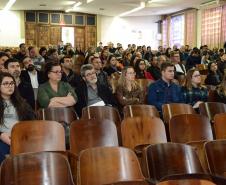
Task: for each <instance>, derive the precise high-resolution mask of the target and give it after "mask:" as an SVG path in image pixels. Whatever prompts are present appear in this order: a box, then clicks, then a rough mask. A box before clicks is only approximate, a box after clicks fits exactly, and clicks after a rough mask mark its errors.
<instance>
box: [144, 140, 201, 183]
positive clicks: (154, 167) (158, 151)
mask: <svg viewBox="0 0 226 185" xmlns="http://www.w3.org/2000/svg"><path fill="white" fill-rule="evenodd" d="M143 153H144V157H145V161H146V165H147V169H148V175H149V178H150V180H152V181H154V182H158V181H160V180H161V179H164V178H166V177H169V176H171V175H176V174H195V173H203V172H204V171H203V169H202V166H201V164H200V161H199V158H198V156H197V154H196V152H195V150H194V149H193V148H192V147H191V146H188V145H185V144H178V143H164V144H156V145H150V146H148V147H147V148H145V150H144V151H143Z"/></svg>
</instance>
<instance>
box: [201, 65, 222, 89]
mask: <svg viewBox="0 0 226 185" xmlns="http://www.w3.org/2000/svg"><path fill="white" fill-rule="evenodd" d="M222 77H223V76H222V74H221V72H220V71H219V70H218V66H217V64H216V63H215V62H210V63H209V64H208V75H207V77H206V79H205V84H206V85H213V86H216V85H219V84H220V83H221V81H222Z"/></svg>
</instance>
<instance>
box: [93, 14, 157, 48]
mask: <svg viewBox="0 0 226 185" xmlns="http://www.w3.org/2000/svg"><path fill="white" fill-rule="evenodd" d="M160 19H161V18H160V16H145V17H123V18H119V17H109V16H98V17H97V22H98V24H97V27H98V28H97V32H99V34H98V38H97V41H98V42H99V41H102V42H103V44H104V45H106V44H107V43H108V42H110V41H111V42H113V43H114V44H115V45H116V43H118V42H119V43H121V44H122V45H123V47H124V48H126V47H127V45H128V44H136V45H146V46H149V45H150V46H151V47H152V49H157V47H158V45H159V41H158V40H157V28H158V25H157V23H155V22H156V21H158V20H160Z"/></svg>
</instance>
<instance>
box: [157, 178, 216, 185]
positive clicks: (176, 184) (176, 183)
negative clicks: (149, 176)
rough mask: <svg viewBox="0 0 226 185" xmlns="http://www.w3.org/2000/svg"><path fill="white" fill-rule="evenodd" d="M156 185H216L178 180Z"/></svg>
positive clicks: (198, 181) (193, 180)
mask: <svg viewBox="0 0 226 185" xmlns="http://www.w3.org/2000/svg"><path fill="white" fill-rule="evenodd" d="M156 185H216V184H215V183H213V182H211V181H208V180H201V179H180V180H168V181H162V182H160V183H158V184H156Z"/></svg>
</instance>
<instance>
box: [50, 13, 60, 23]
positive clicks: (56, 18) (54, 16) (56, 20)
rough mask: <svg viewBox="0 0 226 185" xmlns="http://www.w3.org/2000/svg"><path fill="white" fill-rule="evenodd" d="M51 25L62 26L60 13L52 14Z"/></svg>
mask: <svg viewBox="0 0 226 185" xmlns="http://www.w3.org/2000/svg"><path fill="white" fill-rule="evenodd" d="M51 24H60V13H51Z"/></svg>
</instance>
